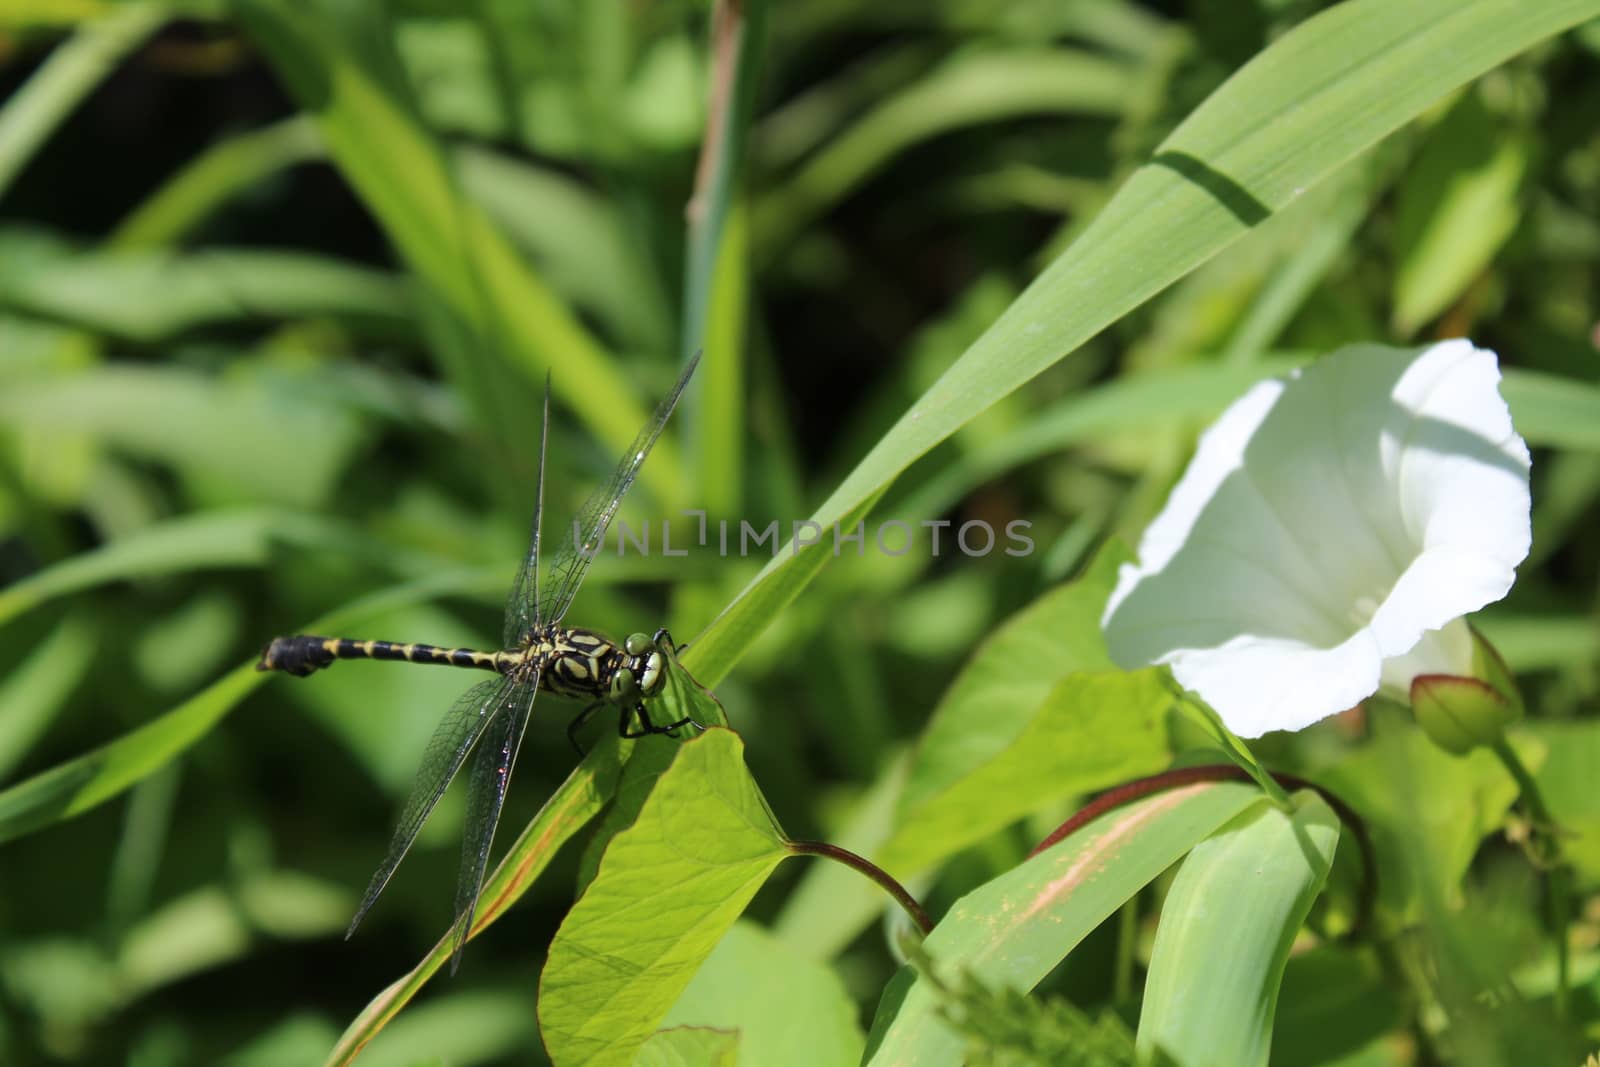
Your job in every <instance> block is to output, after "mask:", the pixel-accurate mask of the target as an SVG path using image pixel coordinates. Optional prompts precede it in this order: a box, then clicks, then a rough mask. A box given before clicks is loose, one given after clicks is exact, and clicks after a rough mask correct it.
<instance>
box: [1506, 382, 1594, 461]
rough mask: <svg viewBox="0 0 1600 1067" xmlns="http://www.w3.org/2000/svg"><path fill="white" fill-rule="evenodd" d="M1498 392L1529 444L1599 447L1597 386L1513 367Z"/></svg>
mask: <svg viewBox="0 0 1600 1067" xmlns="http://www.w3.org/2000/svg"><path fill="white" fill-rule="evenodd" d="M1500 393H1501V395H1502V396H1504V397H1505V398H1506V404H1507V406H1509V407H1510V408H1511V421H1512V422H1513V423H1514V424H1515V425H1516V427H1517V432H1518V433H1520V434H1522V436H1523V437H1526V438H1527V439H1528V443H1529V444H1532V445H1548V446H1550V447H1552V448H1568V449H1583V450H1584V451H1587V452H1593V451H1597V450H1600V386H1596V385H1594V383H1592V382H1586V381H1583V380H1581V379H1577V378H1569V377H1565V376H1562V375H1555V374H1541V373H1539V372H1538V371H1530V370H1521V369H1516V368H1514V369H1511V370H1507V371H1506V372H1505V379H1504V380H1503V381H1502V382H1501V383H1500Z"/></svg>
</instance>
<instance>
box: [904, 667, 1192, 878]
mask: <svg viewBox="0 0 1600 1067" xmlns="http://www.w3.org/2000/svg"><path fill="white" fill-rule="evenodd" d="M1171 706H1172V696H1171V692H1170V690H1169V689H1168V688H1167V686H1166V683H1165V682H1164V681H1163V680H1162V676H1161V674H1160V673H1159V672H1157V671H1155V670H1149V671H1140V672H1137V673H1133V674H1128V673H1124V672H1113V673H1107V674H1099V675H1085V674H1074V675H1071V676H1069V677H1067V678H1065V679H1063V680H1062V681H1061V682H1060V684H1058V685H1057V686H1056V687H1055V688H1054V689H1052V690H1051V691H1050V693H1049V694H1048V695H1047V696H1046V697H1045V699H1044V701H1043V703H1042V704H1041V705H1040V706H1039V707H1038V709H1037V714H1035V715H1034V717H1033V719H1032V720H1031V721H1030V722H1029V723H1028V724H1027V726H1026V728H1025V729H1023V731H1022V732H1021V733H1020V734H1018V735H1017V736H1016V737H1015V738H1014V739H1013V740H1012V742H1011V743H1010V744H1009V745H1008V746H1007V747H1006V748H1005V749H1004V750H1002V751H1001V752H998V753H995V755H994V756H993V757H991V758H990V759H988V760H986V761H985V762H984V763H983V764H982V765H980V766H978V767H975V768H973V769H972V770H971V772H969V773H968V774H966V775H965V776H964V777H962V778H960V779H959V780H957V781H954V782H952V783H950V784H949V786H948V787H946V788H945V789H943V790H941V791H940V792H939V793H936V794H934V795H932V796H930V797H928V798H926V799H925V800H923V801H922V803H920V804H919V805H917V806H916V807H914V808H910V809H908V810H906V811H905V812H903V814H902V817H901V821H900V825H899V826H898V827H896V829H895V833H894V836H893V837H892V838H890V839H889V841H888V843H887V844H885V845H884V846H883V848H882V850H880V851H879V853H878V855H877V859H878V862H879V864H880V865H881V866H883V867H884V868H885V869H886V870H889V871H893V872H894V873H895V874H897V875H901V876H908V875H911V874H914V873H920V872H922V871H925V870H927V869H928V868H929V867H931V866H932V865H933V864H935V863H938V862H939V861H940V860H943V859H945V858H947V857H949V856H951V855H953V854H955V853H956V852H959V851H960V850H961V849H963V848H966V847H967V846H969V845H972V844H974V843H976V842H978V841H981V840H983V839H984V838H985V837H988V836H989V835H991V834H994V833H997V832H998V831H1000V830H1001V829H1003V828H1005V827H1006V826H1007V825H1009V824H1011V823H1013V822H1015V821H1017V820H1018V819H1021V818H1023V817H1024V816H1026V815H1029V814H1031V813H1033V812H1036V811H1038V810H1040V809H1041V808H1043V807H1045V806H1046V805H1048V804H1051V803H1055V802H1058V801H1060V800H1063V799H1065V798H1067V797H1072V796H1075V795H1080V794H1083V793H1087V792H1090V791H1091V790H1095V789H1103V788H1105V787H1107V786H1111V785H1115V784H1117V783H1118V782H1121V781H1125V780H1127V779H1129V778H1138V777H1141V776H1143V775H1146V774H1153V773H1155V772H1156V771H1158V770H1160V769H1161V768H1162V767H1164V766H1166V765H1167V763H1168V762H1169V760H1170V759H1171V750H1170V748H1169V747H1168V744H1167V733H1166V728H1165V722H1166V715H1167V710H1168V708H1170V707H1171Z"/></svg>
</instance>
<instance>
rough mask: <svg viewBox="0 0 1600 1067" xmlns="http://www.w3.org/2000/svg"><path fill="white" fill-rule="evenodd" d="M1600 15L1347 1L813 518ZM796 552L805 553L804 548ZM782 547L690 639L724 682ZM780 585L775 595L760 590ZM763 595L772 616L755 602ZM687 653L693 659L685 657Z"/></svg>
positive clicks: (1167, 159) (787, 583) (1237, 92)
mask: <svg viewBox="0 0 1600 1067" xmlns="http://www.w3.org/2000/svg"><path fill="white" fill-rule="evenodd" d="M1596 15H1600V0H1551V2H1547V3H1542V4H1524V3H1521V2H1520V0H1418V2H1414V3H1408V4H1392V3H1389V2H1388V0H1349V2H1347V3H1343V4H1339V5H1337V6H1335V7H1333V8H1331V9H1329V10H1327V11H1324V12H1322V13H1321V14H1319V15H1316V16H1315V17H1313V18H1310V19H1307V20H1306V21H1305V22H1303V23H1301V24H1300V25H1298V26H1296V27H1295V28H1294V29H1292V30H1290V31H1289V32H1288V33H1286V34H1284V35H1283V36H1282V37H1280V38H1278V40H1276V41H1275V42H1274V43H1273V44H1272V45H1271V46H1270V47H1269V48H1267V50H1266V51H1264V52H1262V53H1261V54H1260V55H1258V56H1257V57H1256V58H1255V59H1253V60H1252V61H1251V62H1250V63H1248V64H1246V65H1245V66H1244V67H1243V68H1241V69H1240V70H1239V71H1237V72H1235V74H1234V75H1233V76H1232V77H1231V78H1229V79H1228V81H1227V82H1226V83H1225V84H1224V85H1223V86H1222V87H1221V88H1220V89H1218V90H1217V91H1216V92H1215V93H1213V94H1212V95H1211V97H1210V98H1209V99H1207V100H1206V102H1205V103H1203V104H1202V105H1201V106H1200V107H1199V108H1198V109H1197V110H1196V111H1195V112H1194V113H1193V114H1191V115H1190V116H1189V118H1188V119H1187V120H1185V121H1184V123H1183V124H1182V125H1181V126H1179V127H1178V129H1177V130H1175V131H1174V132H1173V133H1172V135H1171V136H1170V137H1168V138H1167V140H1166V141H1165V142H1164V143H1163V144H1162V145H1161V147H1160V148H1159V149H1158V150H1157V151H1156V154H1155V156H1154V158H1153V159H1152V160H1151V161H1150V162H1149V163H1148V164H1146V165H1145V166H1143V167H1141V168H1140V169H1139V170H1138V171H1136V172H1135V173H1134V174H1133V175H1132V176H1131V177H1130V178H1129V179H1128V181H1127V182H1126V183H1125V184H1124V185H1123V186H1122V188H1121V189H1120V190H1118V192H1117V194H1116V196H1115V197H1113V198H1112V200H1111V202H1110V203H1109V204H1107V205H1106V207H1105V209H1104V210H1103V211H1102V212H1101V213H1100V214H1099V215H1098V216H1097V217H1096V218H1095V219H1094V221H1093V222H1092V223H1091V224H1090V225H1089V227H1088V229H1086V230H1085V231H1084V233H1083V234H1082V236H1080V237H1079V238H1078V240H1077V241H1076V242H1074V243H1073V245H1072V246H1071V247H1070V248H1068V249H1067V251H1066V252H1065V253H1063V254H1062V255H1061V257H1060V258H1058V259H1057V260H1056V261H1055V262H1053V263H1052V264H1051V265H1050V266H1049V267H1048V268H1047V269H1046V270H1045V272H1044V273H1043V274H1042V275H1040V276H1039V278H1038V279H1037V280H1035V281H1034V283H1033V284H1032V285H1031V286H1029V288H1028V290H1027V291H1026V292H1024V293H1023V294H1022V296H1020V297H1019V298H1018V299H1017V300H1016V301H1015V302H1014V303H1013V304H1012V305H1011V307H1010V308H1009V309H1008V310H1007V311H1006V313H1005V314H1004V315H1002V316H1001V317H1000V319H999V320H998V321H996V322H995V323H994V325H993V326H991V327H990V328H989V330H988V331H987V332H986V333H984V335H983V336H982V337H980V338H979V339H978V340H977V342H975V343H974V344H973V345H972V346H971V347H970V348H968V349H967V351H966V352H965V353H964V354H963V355H962V356H961V358H960V359H958V360H957V361H956V362H955V363H954V364H953V365H952V366H951V367H950V369H949V370H947V371H946V372H945V374H944V375H943V376H942V377H941V378H940V379H939V380H938V381H937V382H936V383H934V385H933V387H932V388H930V389H929V390H928V391H927V392H926V393H924V394H923V395H922V396H921V397H920V398H919V399H918V400H917V401H916V403H914V404H913V405H912V406H911V408H910V410H908V411H907V412H906V413H905V414H904V415H903V416H902V417H901V418H900V421H899V422H898V423H896V424H895V426H894V428H893V429H892V430H890V431H889V433H887V434H886V435H884V436H883V438H881V439H880V440H879V441H878V443H877V444H876V445H875V446H874V447H873V449H872V451H871V452H870V453H868V455H867V456H866V457H865V458H864V459H862V460H861V462H860V463H859V464H857V465H856V467H855V469H854V470H853V471H852V472H851V473H850V474H849V476H848V477H846V478H845V480H844V481H843V482H842V483H841V484H840V485H839V486H838V488H836V489H835V490H834V492H833V493H832V495H831V496H829V498H828V499H827V500H826V501H825V502H824V503H823V504H822V505H821V507H819V508H818V509H817V510H816V513H815V515H814V520H815V521H816V522H818V523H819V524H821V525H822V526H824V527H829V526H831V525H832V524H833V523H834V522H835V521H839V522H842V523H844V524H845V525H848V526H854V524H855V522H856V521H857V520H858V519H859V518H862V517H864V515H865V513H866V510H867V509H869V508H870V506H871V502H872V501H873V500H874V499H875V498H876V497H877V496H878V495H879V494H881V493H882V492H883V490H884V488H885V487H886V486H887V485H889V483H891V482H892V481H893V480H894V479H895V478H896V477H897V476H898V475H899V474H900V472H902V471H903V470H905V469H906V467H907V466H909V465H910V464H911V463H912V462H913V461H915V460H916V459H917V458H918V457H920V456H922V455H924V454H925V453H926V452H928V450H930V449H931V448H933V447H934V446H935V445H937V444H938V443H939V442H941V441H943V440H945V439H946V438H948V437H949V436H950V435H951V434H953V433H954V432H955V431H956V430H957V429H959V428H960V427H961V426H963V425H965V424H966V423H967V422H969V421H970V420H971V419H973V418H975V417H976V416H977V415H978V414H979V413H980V412H982V411H984V410H986V409H988V408H989V407H990V406H992V405H993V404H994V403H996V402H997V401H998V400H999V399H1000V398H1001V397H1004V396H1005V395H1007V394H1008V393H1010V392H1012V391H1013V390H1015V389H1017V388H1019V387H1020V386H1022V385H1024V384H1025V383H1027V382H1028V381H1030V380H1032V379H1033V378H1034V377H1036V376H1037V375H1038V374H1040V373H1041V372H1042V371H1044V370H1045V369H1046V368H1048V367H1050V366H1052V365H1053V364H1054V363H1056V362H1057V361H1058V360H1059V359H1061V358H1062V357H1063V356H1064V355H1066V354H1067V353H1069V352H1072V351H1073V350H1074V349H1076V348H1077V347H1078V346H1079V345H1081V344H1083V342H1085V341H1087V340H1088V339H1089V338H1090V337H1093V336H1094V335H1095V334H1096V333H1098V332H1100V331H1101V330H1102V329H1104V328H1105V327H1106V326H1108V325H1109V324H1111V323H1113V322H1115V321H1116V320H1117V319H1119V318H1121V317H1122V316H1123V315H1125V314H1127V312H1129V311H1131V310H1132V309H1133V308H1135V307H1138V306H1139V305H1140V304H1141V303H1143V302H1144V301H1146V300H1148V299H1149V298H1150V297H1152V296H1154V295H1155V294H1156V293H1158V292H1160V291H1161V290H1162V289H1164V288H1166V287H1167V286H1168V285H1170V284H1172V283H1173V282H1174V281H1176V280H1178V279H1179V278H1181V277H1183V276H1184V275H1185V274H1187V273H1188V272H1189V271H1191V270H1193V269H1194V268H1195V267H1197V266H1199V265H1200V264H1201V263H1203V262H1205V261H1206V260H1207V259H1209V258H1210V257H1211V256H1213V255H1215V254H1216V253H1217V252H1219V251H1221V250H1222V249H1223V248H1225V247H1227V245H1229V244H1230V243H1232V242H1233V241H1235V240H1237V239H1238V238H1239V237H1241V236H1243V235H1244V234H1245V233H1247V232H1248V231H1249V230H1250V229H1251V228H1252V227H1254V226H1256V225H1258V224H1259V223H1261V222H1262V221H1264V220H1265V219H1266V218H1267V217H1269V216H1270V215H1271V214H1272V213H1273V212H1274V211H1277V210H1280V209H1281V208H1283V207H1284V206H1286V205H1287V204H1289V203H1290V202H1292V201H1293V200H1294V199H1296V198H1297V197H1298V196H1299V195H1300V194H1301V193H1302V192H1303V191H1304V190H1305V189H1307V188H1309V187H1310V186H1312V185H1314V184H1316V183H1317V182H1318V181H1320V180H1322V179H1323V178H1326V177H1328V176H1329V175H1330V174H1332V173H1334V172H1335V171H1337V170H1338V168H1339V167H1340V165H1341V164H1343V163H1344V162H1345V161H1346V160H1348V159H1350V158H1351V157H1353V156H1355V155H1356V154H1357V153H1358V152H1360V151H1362V150H1363V149H1365V148H1367V147H1369V146H1371V145H1372V144H1373V143H1375V142H1376V141H1377V140H1378V139H1379V138H1381V137H1383V136H1384V135H1386V134H1388V133H1390V132H1392V131H1393V130H1395V129H1396V128H1398V127H1399V126H1400V125H1401V124H1403V123H1405V122H1407V121H1409V120H1411V119H1412V118H1415V117H1416V116H1417V115H1419V114H1421V113H1422V111H1423V110H1425V109H1426V108H1427V107H1428V106H1429V105H1430V104H1432V103H1433V102H1434V101H1435V100H1438V99H1439V98H1440V97H1441V96H1443V95H1444V94H1445V93H1447V92H1449V91H1450V90H1451V89H1454V88H1456V87H1457V86H1459V85H1462V84H1463V83H1465V82H1467V81H1470V80H1471V79H1472V78H1475V77H1477V76H1478V75H1479V74H1481V73H1483V72H1484V71H1486V70H1488V69H1490V68H1491V67H1493V66H1495V65H1496V64H1498V63H1501V62H1504V61H1505V60H1506V59H1508V58H1510V57H1511V56H1513V55H1516V54H1517V53H1518V52H1520V51H1522V50H1523V49H1525V48H1528V47H1530V46H1532V45H1534V44H1536V43H1538V42H1539V41H1541V40H1543V39H1545V38H1546V37H1549V36H1551V35H1552V34H1556V33H1559V32H1561V31H1562V30H1564V29H1566V28H1568V27H1570V26H1573V25H1575V24H1577V23H1578V22H1581V21H1582V20H1583V19H1585V18H1590V17H1594V16H1596ZM800 558H807V557H805V556H804V555H802V556H801V557H800ZM797 563H798V560H797V559H796V558H794V557H791V556H790V555H789V554H787V553H780V555H779V557H778V558H776V559H774V560H773V561H772V562H771V563H769V564H768V565H767V566H766V567H765V568H763V569H762V571H761V573H760V574H758V575H757V576H756V577H755V578H754V579H752V580H751V582H750V583H749V584H748V585H747V586H746V587H745V589H744V591H743V592H742V593H741V594H740V596H739V598H738V599H737V600H735V602H734V603H733V604H731V605H729V606H728V608H727V609H725V610H724V611H723V613H722V615H720V616H719V617H718V618H717V619H716V620H714V621H713V622H712V623H711V625H710V626H709V627H708V628H707V629H706V631H705V632H704V633H703V634H702V635H701V636H700V637H699V638H698V639H697V642H696V646H697V647H696V650H698V648H700V647H705V648H706V649H707V653H706V655H707V659H706V660H704V661H702V660H700V659H695V660H694V662H695V664H696V665H697V666H698V665H700V664H702V663H703V662H704V663H708V664H710V665H711V666H713V667H714V669H711V670H707V671H703V672H702V677H704V678H708V679H709V680H710V682H711V684H715V683H716V682H718V681H720V680H721V679H722V677H724V675H725V674H726V672H727V671H728V670H729V669H731V667H732V664H733V662H734V661H736V660H737V659H738V657H739V655H741V654H742V653H743V651H744V650H745V649H746V648H748V647H749V644H750V642H751V641H752V640H754V638H755V636H756V634H757V633H758V632H759V630H760V629H761V628H762V627H763V626H765V625H766V623H767V622H770V620H771V617H772V615H773V614H774V613H775V612H776V610H777V609H778V608H780V607H782V606H783V605H784V604H787V603H788V602H790V601H792V600H793V599H794V597H795V596H797V595H798V594H799V592H800V590H801V589H802V588H803V587H804V586H805V584H806V583H807V582H808V581H809V579H810V577H811V573H814V570H812V571H811V573H805V574H789V573H787V572H790V571H794V570H796V569H797ZM769 583H777V584H778V586H779V589H778V590H777V591H769V590H767V589H766V588H765V587H766V586H767V585H768V584H769ZM751 600H759V602H760V603H761V609H760V610H758V611H755V612H752V611H750V610H749V608H748V606H747V602H748V601H751ZM692 655H693V654H692V653H691V657H692Z"/></svg>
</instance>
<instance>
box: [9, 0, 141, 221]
mask: <svg viewBox="0 0 1600 1067" xmlns="http://www.w3.org/2000/svg"><path fill="white" fill-rule="evenodd" d="M6 6H7V9H8V10H7V12H6V14H5V16H3V18H4V21H5V22H6V23H11V24H19V23H20V24H26V22H27V21H30V18H29V17H28V16H32V15H33V14H34V13H32V12H28V13H24V12H18V11H15V10H11V8H12V5H9V4H8V5H6ZM43 6H44V7H45V9H46V10H48V9H49V8H50V7H51V6H53V5H49V4H46V5H43ZM89 13H90V12H80V13H79V14H82V15H87V14H89ZM99 13H100V14H103V15H105V16H107V17H103V18H98V19H95V20H93V21H87V20H86V21H85V25H84V26H83V28H82V29H80V30H79V31H78V32H77V33H75V34H73V35H72V38H71V40H69V41H68V42H67V43H66V44H64V45H62V46H61V47H60V48H57V49H56V50H55V51H54V52H52V53H51V54H50V56H49V58H48V59H46V61H45V62H44V63H43V64H42V65H41V66H40V67H39V69H38V70H36V71H34V72H33V74H32V76H31V77H29V78H28V81H27V83H26V84H25V85H23V86H22V88H20V89H17V90H14V91H13V92H12V94H11V97H10V99H9V100H7V101H6V103H5V107H4V108H0V197H3V196H4V195H5V191H6V190H7V189H8V188H10V186H11V182H12V181H13V179H15V178H16V176H17V175H18V174H19V173H21V172H22V169H23V168H24V167H26V166H27V164H28V161H29V160H30V159H32V158H33V154H34V153H35V152H36V151H38V149H39V146H40V145H42V144H44V142H45V141H46V140H48V139H49V137H50V134H51V133H53V132H54V131H55V130H56V129H57V128H58V127H59V126H60V125H61V123H62V122H63V121H65V120H66V118H67V116H68V115H70V114H71V113H72V110H73V108H75V107H76V106H77V105H78V104H79V103H80V102H81V101H82V100H83V99H84V98H85V97H87V96H88V95H89V94H90V93H91V92H92V91H94V88H95V87H96V86H97V85H99V84H100V82H101V81H102V80H103V79H104V78H105V77H106V75H108V74H110V73H111V71H112V70H113V69H114V68H115V67H116V66H117V64H118V63H120V62H121V61H122V59H123V57H125V56H126V55H128V54H129V53H130V52H132V51H133V50H134V49H136V48H138V47H139V46H140V45H141V44H143V43H144V40H145V38H146V37H148V36H149V35H150V34H151V33H152V32H154V30H155V29H156V27H158V26H160V25H161V24H162V23H163V22H164V21H166V20H167V18H168V17H169V16H170V12H168V10H167V8H166V7H165V5H162V4H142V3H123V4H116V5H111V6H108V7H107V8H104V9H102V10H101V11H100V12H99ZM19 15H23V16H24V17H23V18H20V19H19V18H18V17H17V16H19Z"/></svg>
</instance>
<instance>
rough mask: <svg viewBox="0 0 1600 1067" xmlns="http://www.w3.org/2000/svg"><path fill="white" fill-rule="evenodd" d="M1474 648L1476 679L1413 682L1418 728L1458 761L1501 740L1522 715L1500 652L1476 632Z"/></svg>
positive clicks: (1436, 677)
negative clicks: (1482, 747) (1480, 748)
mask: <svg viewBox="0 0 1600 1067" xmlns="http://www.w3.org/2000/svg"><path fill="white" fill-rule="evenodd" d="M1472 643H1473V649H1472V673H1473V677H1470V678H1462V677H1459V676H1456V675H1451V674H1422V675H1418V676H1417V677H1416V678H1415V679H1413V681H1412V682H1411V708H1412V711H1413V712H1415V714H1416V716H1417V725H1419V726H1421V727H1422V730H1423V732H1424V733H1426V734H1427V735H1428V737H1429V739H1430V740H1432V741H1433V743H1434V744H1436V745H1438V746H1439V747H1440V748H1442V749H1444V750H1445V751H1446V752H1450V753H1453V754H1455V755H1457V756H1461V755H1465V754H1466V753H1468V752H1470V751H1472V749H1474V748H1476V747H1477V746H1479V745H1492V744H1495V743H1497V742H1498V741H1500V740H1501V738H1502V737H1503V736H1504V731H1505V728H1506V726H1508V725H1510V724H1511V723H1513V722H1516V721H1517V720H1518V719H1520V718H1521V717H1522V710H1523V709H1522V696H1521V694H1519V693H1518V692H1517V687H1516V683H1515V681H1513V679H1512V677H1511V672H1510V671H1509V670H1508V669H1507V668H1506V664H1505V660H1503V659H1501V658H1500V653H1499V652H1497V651H1496V650H1495V648H1494V646H1493V645H1491V644H1489V642H1488V641H1486V640H1484V638H1483V635H1482V634H1480V633H1479V632H1478V631H1477V630H1473V631H1472Z"/></svg>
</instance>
